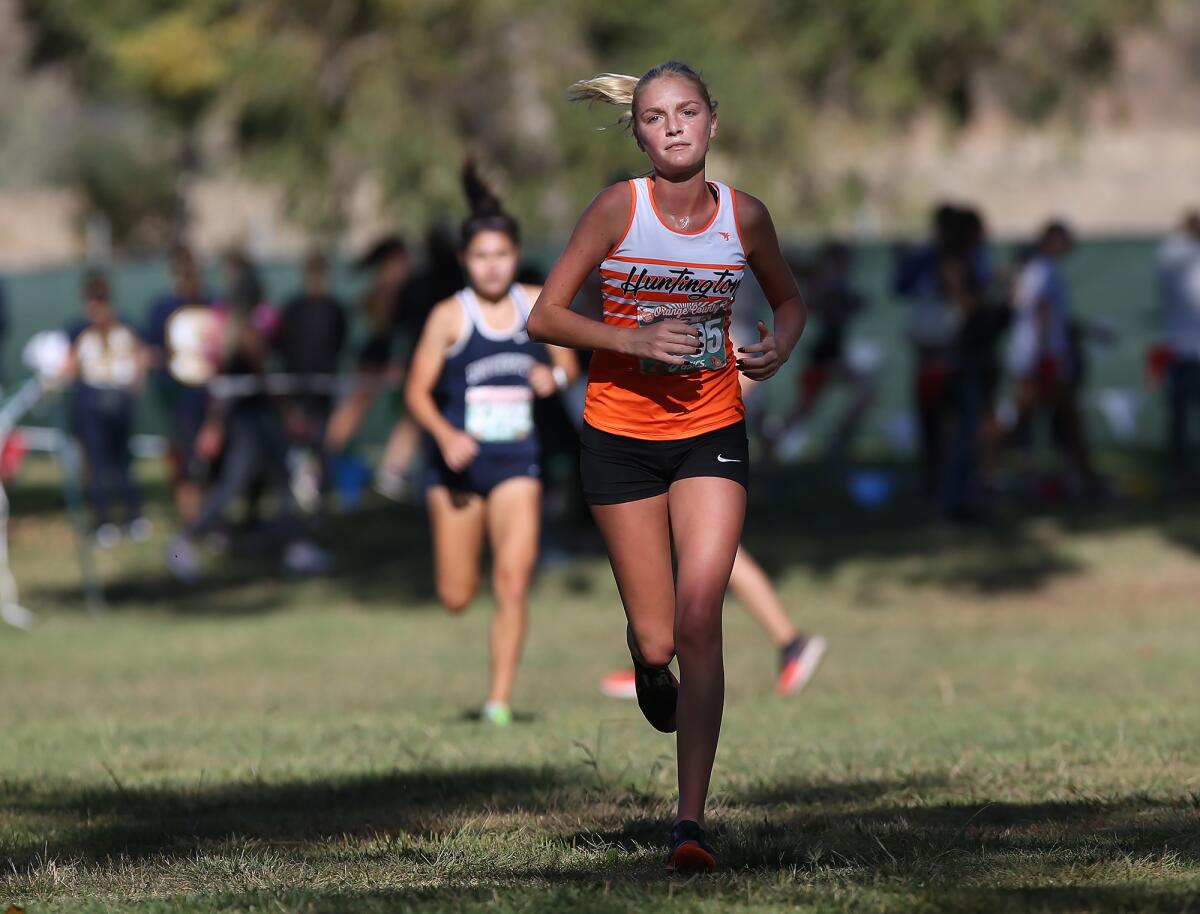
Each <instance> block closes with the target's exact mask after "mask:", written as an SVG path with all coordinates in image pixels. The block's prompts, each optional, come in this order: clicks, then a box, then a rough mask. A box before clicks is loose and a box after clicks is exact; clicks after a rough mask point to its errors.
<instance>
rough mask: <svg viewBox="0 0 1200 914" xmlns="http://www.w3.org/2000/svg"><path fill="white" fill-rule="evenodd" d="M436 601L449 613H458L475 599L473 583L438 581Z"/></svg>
mask: <svg viewBox="0 0 1200 914" xmlns="http://www.w3.org/2000/svg"><path fill="white" fill-rule="evenodd" d="M437 595H438V600H440V601H441V604H442V606H444V607H445V608H446V609H447V610H448V611H449V612H452V613H456V614H457V613H460V612H462V611H463V610H464V609H466V608H467V607H468V606H470V605H471V601H472V600H473V599H474V598H475V582H474V581H466V580H461V579H460V580H454V581H438V585H437Z"/></svg>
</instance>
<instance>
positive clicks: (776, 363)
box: [737, 321, 783, 381]
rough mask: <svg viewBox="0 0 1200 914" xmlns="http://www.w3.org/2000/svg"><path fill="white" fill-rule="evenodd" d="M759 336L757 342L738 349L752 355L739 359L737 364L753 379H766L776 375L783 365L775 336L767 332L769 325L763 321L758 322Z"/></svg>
mask: <svg viewBox="0 0 1200 914" xmlns="http://www.w3.org/2000/svg"><path fill="white" fill-rule="evenodd" d="M758 337H759V339H758V342H757V343H752V344H751V345H749V346H742V347H741V348H740V349H738V352H739V353H747V354H749V355H750V357H749V358H740V359H738V360H737V366H738V368H739V369H740V370H741V372H742V374H744V375H745V376H746V377H747V378H749V379H750V380H751V381H765V380H767V378H770V377H774V375H775V372H777V371H779V369H780V367H781V366H782V365H783V360H782V359H780V358H779V350H778V348H776V345H775V337H774V336H772V335H771V334H770V333H768V332H767V325H766V324H764V323H763V322H762V321H759V322H758Z"/></svg>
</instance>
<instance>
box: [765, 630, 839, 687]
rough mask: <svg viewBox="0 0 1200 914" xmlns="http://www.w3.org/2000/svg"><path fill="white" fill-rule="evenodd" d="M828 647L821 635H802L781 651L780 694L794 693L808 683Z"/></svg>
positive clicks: (777, 685)
mask: <svg viewBox="0 0 1200 914" xmlns="http://www.w3.org/2000/svg"><path fill="white" fill-rule="evenodd" d="M828 647H829V645H828V644H827V643H826V641H825V639H824V638H822V637H821V636H820V635H812V636H811V637H806V636H804V635H800V636H799V637H797V638H795V639H793V640H792V643H791V644H789V645H788V646H787V647H785V648H784V649H783V651H782V652H781V656H780V663H779V679H778V680H776V682H775V690H776V691H777V692H779V694H780V695H794V694H796V693H797V692H799V691H800V690H801V689H802V688H804V687H805V686H806V685H808V681H809V680H810V679H812V678H813V674H814V673H816V672H817V667H818V666H820V664H821V658H822V657H824V656H825V651H826V650H827V648H828Z"/></svg>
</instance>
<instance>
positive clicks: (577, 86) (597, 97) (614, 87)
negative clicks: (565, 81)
mask: <svg viewBox="0 0 1200 914" xmlns="http://www.w3.org/2000/svg"><path fill="white" fill-rule="evenodd" d="M637 85H638V77H636V76H623V75H622V74H620V73H601V74H600V75H599V76H593V77H592V78H591V79H581V80H579V82H576V83H572V84H571V88H569V89H567V98H568V99H569V100H570V101H573V102H604V103H605V104H608V105H616V106H617V107H619V108H623V109H624V110H623V111H622V112H621V116H620V118H619V119H618V120H619V121H627V120H629V119H630V118H632V117H633V93H634V90H635V89H637Z"/></svg>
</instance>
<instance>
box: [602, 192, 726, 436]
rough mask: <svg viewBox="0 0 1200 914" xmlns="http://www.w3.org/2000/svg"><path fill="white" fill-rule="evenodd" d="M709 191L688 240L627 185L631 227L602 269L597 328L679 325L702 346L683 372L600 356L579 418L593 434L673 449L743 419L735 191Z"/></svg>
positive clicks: (646, 195) (649, 197)
mask: <svg viewBox="0 0 1200 914" xmlns="http://www.w3.org/2000/svg"><path fill="white" fill-rule="evenodd" d="M708 183H709V186H710V187H712V188H714V189H715V191H716V194H717V208H716V211H715V212H714V213H713V215H712V218H711V219H710V220H709V222H708V224H707V225H705V226H701V227H699V228H697V229H695V230H693V231H678V230H676V229H673V228H669V227H668V226H667V224H666V222H664V221H663V218H662V216H661V215H660V214H659V212H658V208H657V207H656V206H655V203H654V184H653V182H651V181H650V179H649V178H637V179H635V180H632V181H630V182H629V188H630V192H631V194H632V198H633V199H632V211H631V212H630V214H629V224H628V226H626V229H625V234H624V236H622V238H621V240H620V241H618V242H617V245H616V247H614V248H613V249H612V251H611V252H610V253H609V255H608V257H606V258H605V259H604V262H603V263H602V264H601V265H600V276H601V280H602V284H601V289H602V292H603V297H604V322H605V323H608V324H615V325H616V326H619V327H637V326H639V324H640V325H645V324H651V323H654V322H656V321H660V320H666V319H668V318H678V319H682V320H686V321H688V322H689V323H691V324H694V325H697V326H700V327H702V328H703V330H704V343H705V345H704V351H703V352H701V353H700V354H699V355H697V356H694V357H693V356H687V360H688V364H686V365H681V366H674V365H666V364H664V363H661V362H653V361H649V360H639V359H637V358H635V357H632V356H627V355H621V354H620V353H616V352H607V351H605V352H597V353H596V354H595V356H594V357H593V358H592V362H591V365H590V366H589V369H588V386H587V402H586V405H585V407H584V412H583V417H584V419H585V420H586V421H587V423H588V424H589V425H591V426H593V427H594V428H598V429H600V430H601V431H605V432H610V433H612V434H614V435H625V436H627V437H630V438H642V439H648V440H659V441H661V440H673V439H678V438H690V437H692V436H693V435H701V434H703V433H704V432H710V431H713V430H715V429H718V428H724V427H725V426H727V425H732V424H733V423H735V422H737V421H739V420H740V419H742V418H743V417H744V415H745V408H744V407H743V405H742V393H741V388H740V386H739V385H738V375H737V367H736V365H735V364H734V355H733V346H732V344H731V343H730V342H729V318H730V314H731V312H732V310H733V300H734V298H735V297H736V295H737V291H738V287H739V286H740V285H741V282H742V276H743V274H744V273H745V270H746V252H745V250H744V249H743V247H742V239H741V233H740V230H739V228H738V223H737V212H736V210H735V197H736V194H735V192H734V190H733V189H732V188H731V187H729V186H728V185H726V184H721V183H720V182H718V181H709V182H708Z"/></svg>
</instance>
